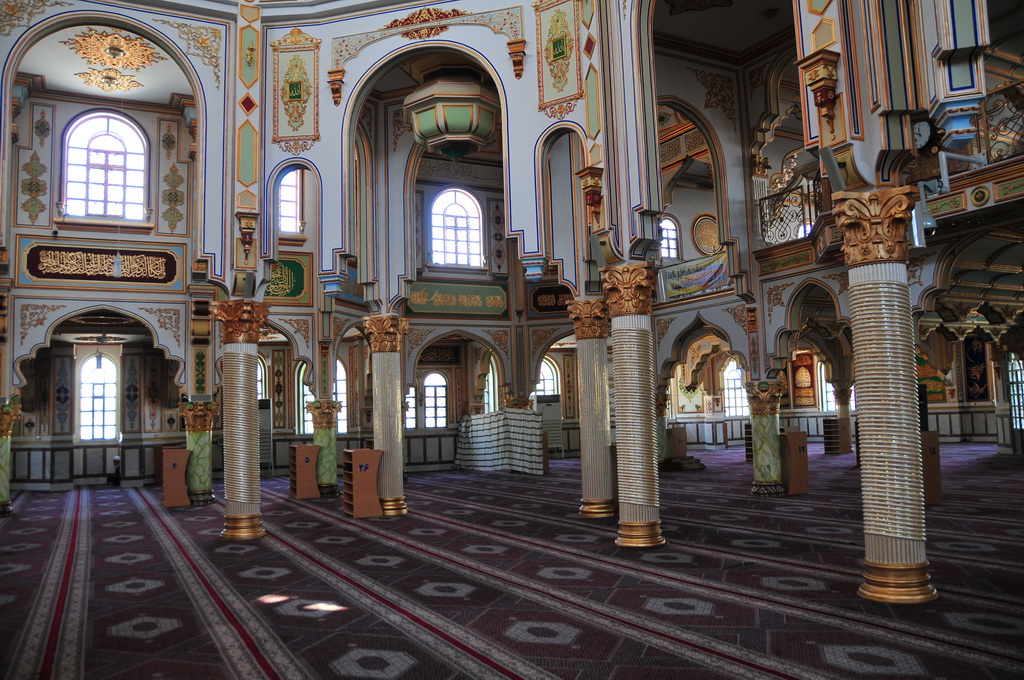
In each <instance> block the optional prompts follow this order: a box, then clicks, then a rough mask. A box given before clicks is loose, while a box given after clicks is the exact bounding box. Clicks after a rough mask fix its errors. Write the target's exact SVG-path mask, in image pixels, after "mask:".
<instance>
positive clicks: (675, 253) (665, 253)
mask: <svg viewBox="0 0 1024 680" xmlns="http://www.w3.org/2000/svg"><path fill="white" fill-rule="evenodd" d="M658 234H659V237H660V239H661V256H662V258H664V259H666V260H678V259H679V224H678V223H677V222H676V221H675V218H673V217H671V216H669V215H664V216H662V218H661V222H659V223H658Z"/></svg>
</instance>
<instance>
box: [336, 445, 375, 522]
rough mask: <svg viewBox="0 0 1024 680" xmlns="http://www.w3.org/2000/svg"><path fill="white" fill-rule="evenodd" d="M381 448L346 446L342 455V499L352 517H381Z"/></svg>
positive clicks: (347, 513) (346, 510)
mask: <svg viewBox="0 0 1024 680" xmlns="http://www.w3.org/2000/svg"><path fill="white" fill-rule="evenodd" d="M383 454H384V452H383V451H381V450H380V449H345V450H344V451H343V452H342V454H341V470H342V472H341V477H342V486H343V489H342V498H343V502H344V509H345V514H346V515H350V516H352V517H381V516H382V515H383V514H384V510H383V509H381V507H380V495H379V494H378V493H377V472H378V471H379V470H380V458H381V456H382V455H383Z"/></svg>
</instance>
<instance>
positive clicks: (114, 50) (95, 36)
mask: <svg viewBox="0 0 1024 680" xmlns="http://www.w3.org/2000/svg"><path fill="white" fill-rule="evenodd" d="M60 44H61V45H67V46H68V47H70V48H71V49H72V50H74V52H75V54H77V55H78V56H80V57H82V58H83V59H85V60H86V61H87V62H89V63H90V64H96V65H98V66H106V67H107V68H116V69H124V68H126V69H130V70H132V71H139V70H141V69H144V68H146V67H147V66H150V65H152V64H153V62H157V61H165V60H166V57H163V56H161V55H160V54H157V51H156V49H155V48H154V47H153V46H152V45H151V44H149V43H148V42H147V41H146V40H144V39H143V38H126V37H125V36H123V35H120V34H118V33H103V32H101V31H97V30H95V29H92V28H90V29H89V30H88V31H86V32H85V33H79V34H78V35H76V36H75V37H74V38H70V39H68V40H61V41H60Z"/></svg>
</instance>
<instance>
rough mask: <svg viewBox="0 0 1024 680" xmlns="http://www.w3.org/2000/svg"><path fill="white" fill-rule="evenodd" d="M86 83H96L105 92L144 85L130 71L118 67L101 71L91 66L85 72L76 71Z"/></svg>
mask: <svg viewBox="0 0 1024 680" xmlns="http://www.w3.org/2000/svg"><path fill="white" fill-rule="evenodd" d="M75 75H76V76H78V77H79V78H81V79H82V80H83V81H84V82H85V84H86V85H95V86H96V87H98V88H100V89H101V90H103V91H104V92H131V91H132V90H134V89H136V88H139V87H142V83H140V82H138V81H136V80H135V76H133V75H130V74H128V73H121V72H120V71H118V70H117V69H116V68H105V69H103V70H102V71H99V70H97V69H94V68H90V69H89V70H88V71H86V72H84V73H76V74H75Z"/></svg>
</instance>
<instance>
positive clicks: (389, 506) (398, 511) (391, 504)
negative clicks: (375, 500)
mask: <svg viewBox="0 0 1024 680" xmlns="http://www.w3.org/2000/svg"><path fill="white" fill-rule="evenodd" d="M380 509H381V510H382V511H383V512H384V516H385V517H398V516H400V515H407V514H409V506H407V505H406V504H405V496H399V497H398V498H381V499H380Z"/></svg>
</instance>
